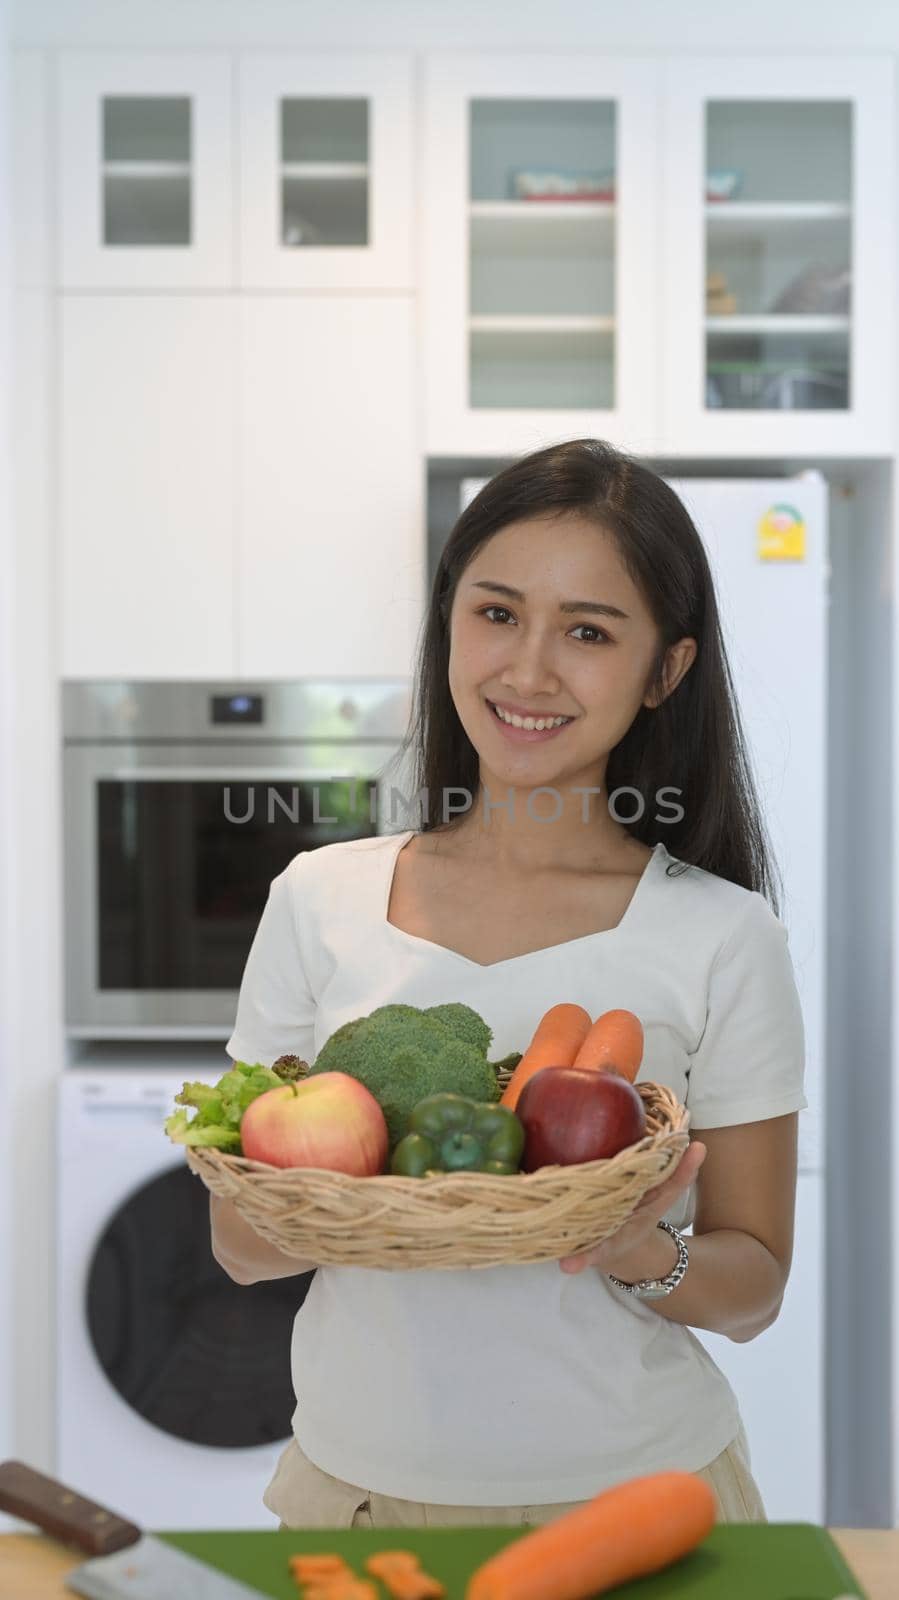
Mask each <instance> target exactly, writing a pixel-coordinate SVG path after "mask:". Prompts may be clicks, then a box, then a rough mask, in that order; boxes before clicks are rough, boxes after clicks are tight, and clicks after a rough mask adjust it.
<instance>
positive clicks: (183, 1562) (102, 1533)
mask: <svg viewBox="0 0 899 1600" xmlns="http://www.w3.org/2000/svg"><path fill="white" fill-rule="evenodd" d="M0 1511H7V1512H9V1514H10V1515H11V1516H13V1517H20V1518H22V1519H23V1520H24V1521H25V1522H33V1523H35V1525H36V1526H37V1527H38V1528H41V1529H42V1530H43V1532H44V1533H49V1534H52V1535H53V1537H54V1538H55V1539H59V1540H60V1541H61V1542H62V1543H63V1544H68V1545H74V1547H75V1548H76V1549H78V1550H83V1551H84V1552H85V1553H86V1554H87V1555H90V1556H93V1557H95V1559H94V1560H93V1561H87V1562H85V1563H84V1565H83V1566H81V1567H76V1568H75V1570H74V1571H73V1572H70V1573H68V1574H67V1575H66V1578H65V1580H64V1582H65V1584H66V1587H67V1588H68V1589H71V1590H72V1591H73V1593H74V1594H81V1595H86V1596H87V1597H88V1600H264V1596H263V1595H262V1593H261V1591H260V1590H259V1589H250V1588H249V1587H248V1586H247V1585H246V1584H245V1583H239V1582H238V1581H237V1580H236V1579H235V1578H229V1577H228V1576H227V1574H226V1573H224V1572H219V1571H217V1570H216V1568H215V1567H210V1566H207V1565H206V1563H205V1561H197V1560H196V1558H195V1557H194V1556H189V1555H186V1554H185V1553H184V1551H183V1550H176V1549H175V1547H174V1545H169V1544H166V1543H165V1541H164V1540H162V1539H154V1537H153V1535H152V1534H149V1533H144V1532H142V1530H141V1529H140V1528H139V1527H138V1526H137V1524H136V1523H134V1522H128V1521H127V1520H126V1519H125V1518H124V1517H121V1516H119V1515H118V1514H117V1512H115V1511H110V1510H109V1508H108V1507H107V1506H100V1505H97V1504H96V1502H95V1501H93V1500H88V1499H87V1498H86V1497H85V1496H84V1495H81V1494H77V1493H76V1491H75V1490H74V1489H69V1488H67V1487H66V1485H65V1484H62V1483H58V1482H57V1481H56V1479H55V1478H48V1477H46V1476H45V1474H44V1473H42V1472H36V1471H35V1470H34V1468H33V1467H29V1466H26V1464H25V1462H24V1461H3V1462H0Z"/></svg>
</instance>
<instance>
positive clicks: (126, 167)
mask: <svg viewBox="0 0 899 1600" xmlns="http://www.w3.org/2000/svg"><path fill="white" fill-rule="evenodd" d="M103 172H104V175H105V176H106V177H107V178H127V179H128V180H129V182H130V180H131V179H132V178H189V177H190V162H189V161H104V163H103Z"/></svg>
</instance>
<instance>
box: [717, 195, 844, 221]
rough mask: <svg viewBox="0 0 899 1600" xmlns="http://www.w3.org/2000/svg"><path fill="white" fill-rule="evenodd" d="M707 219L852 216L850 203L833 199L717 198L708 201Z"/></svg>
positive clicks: (812, 219)
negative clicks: (788, 200) (796, 200)
mask: <svg viewBox="0 0 899 1600" xmlns="http://www.w3.org/2000/svg"><path fill="white" fill-rule="evenodd" d="M705 216H706V221H707V222H712V223H716V224H717V223H721V224H723V225H724V226H725V227H726V226H727V224H728V223H730V222H742V223H746V222H763V223H766V224H767V223H769V222H786V223H791V224H792V223H796V222H846V221H848V220H849V217H850V216H851V211H850V208H849V206H848V205H841V204H837V203H834V204H831V203H829V202H825V201H822V202H820V203H819V202H817V201H809V202H796V203H795V204H794V203H792V202H783V201H767V200H717V201H708V202H707V203H706V207H705Z"/></svg>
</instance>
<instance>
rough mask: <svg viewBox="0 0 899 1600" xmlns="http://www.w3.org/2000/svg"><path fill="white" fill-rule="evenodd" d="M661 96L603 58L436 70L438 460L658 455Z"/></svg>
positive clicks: (477, 63)
mask: <svg viewBox="0 0 899 1600" xmlns="http://www.w3.org/2000/svg"><path fill="white" fill-rule="evenodd" d="M659 83H660V79H659V70H658V67H657V64H656V63H655V62H654V61H652V60H630V59H623V58H622V59H617V60H616V59H615V58H613V57H610V56H601V55H581V56H576V57H575V56H560V55H556V54H549V55H545V56H539V55H531V56H520V55H511V56H510V55H507V54H505V53H502V52H497V53H496V54H495V55H466V56H440V57H436V56H435V57H432V58H429V59H428V60H427V61H426V70H425V101H424V151H423V166H422V182H421V189H420V206H421V212H422V225H423V230H424V232H423V246H424V249H423V271H424V282H423V291H424V310H425V317H424V341H425V342H424V377H425V386H426V417H427V451H428V453H429V454H434V455H441V454H443V455H447V454H449V455H452V454H475V453H483V454H487V455H496V454H505V453H507V452H509V453H511V452H516V453H517V452H519V451H522V450H528V449H532V448H535V447H537V446H539V445H543V444H547V443H549V442H552V441H556V440H562V439H567V438H572V437H574V438H579V437H584V436H587V435H601V436H603V437H607V438H609V439H611V440H612V441H613V442H614V443H616V444H618V445H620V446H623V447H624V448H628V449H635V450H648V449H652V448H654V447H655V446H656V445H657V442H658V428H659V424H660V420H661V419H660V413H659V408H658V403H657V402H658V381H657V379H658V356H659V328H658V316H657V291H658V285H659V277H660V272H661V270H662V258H661V256H660V250H659V244H660V238H659V232H658V229H657V217H658V213H659V209H660V194H659V188H658V179H657V167H658V154H659V152H658V139H659V128H658V111H659V100H660V90H659Z"/></svg>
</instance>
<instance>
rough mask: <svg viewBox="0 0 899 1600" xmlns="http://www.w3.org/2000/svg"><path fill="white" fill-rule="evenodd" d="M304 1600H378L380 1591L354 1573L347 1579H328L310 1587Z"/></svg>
mask: <svg viewBox="0 0 899 1600" xmlns="http://www.w3.org/2000/svg"><path fill="white" fill-rule="evenodd" d="M303 1600H378V1590H377V1586H376V1584H374V1583H369V1582H368V1580H367V1579H366V1578H357V1577H356V1576H355V1575H354V1574H353V1573H352V1572H350V1573H349V1574H348V1575H347V1576H345V1577H335V1578H327V1579H325V1581H324V1582H323V1583H316V1584H315V1585H314V1586H313V1585H310V1586H309V1588H307V1589H306V1590H305V1591H304V1595H303Z"/></svg>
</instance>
